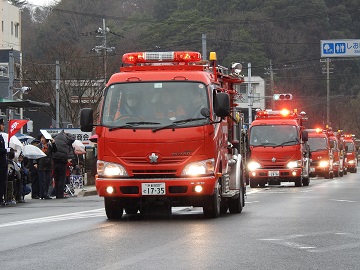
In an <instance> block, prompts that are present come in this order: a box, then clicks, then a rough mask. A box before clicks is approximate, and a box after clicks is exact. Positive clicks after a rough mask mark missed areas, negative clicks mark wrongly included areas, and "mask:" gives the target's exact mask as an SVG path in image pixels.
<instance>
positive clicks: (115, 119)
mask: <svg viewBox="0 0 360 270" xmlns="http://www.w3.org/2000/svg"><path fill="white" fill-rule="evenodd" d="M209 59H210V60H209V61H203V60H201V54H200V53H198V52H136V53H127V54H124V55H123V57H122V62H123V65H122V67H121V68H120V72H118V73H115V74H113V75H112V76H111V78H110V80H109V81H108V83H107V85H106V88H105V90H104V93H103V97H102V99H103V100H102V102H101V108H100V111H99V115H100V116H99V120H98V121H97V124H93V120H94V111H93V110H92V109H89V108H86V109H82V111H81V114H80V122H81V129H82V130H83V131H92V129H93V126H96V134H97V135H98V161H97V175H96V189H97V192H98V194H99V196H102V197H104V203H105V211H106V215H107V217H108V219H120V218H121V217H122V215H123V211H124V210H125V213H126V214H136V213H138V211H140V213H141V214H148V213H154V212H159V211H160V212H161V213H165V214H171V207H173V206H195V207H202V208H203V212H204V215H205V217H208V218H216V217H218V216H219V215H220V214H221V213H225V212H227V210H229V211H230V213H240V212H241V211H242V209H243V207H244V205H245V200H244V198H245V187H246V185H245V173H244V172H245V168H244V166H245V164H244V161H245V155H244V154H243V153H242V152H243V150H244V149H246V147H244V145H242V144H243V143H244V142H245V141H246V140H245V139H244V138H246V135H245V132H244V131H243V130H242V128H243V116H242V115H241V114H240V113H239V112H237V110H236V103H235V100H236V98H238V94H237V91H236V85H238V84H240V83H242V82H243V77H242V76H241V75H240V72H241V70H240V68H241V67H240V64H236V63H235V64H233V66H232V68H231V69H230V70H229V69H227V68H224V67H221V66H218V65H217V61H216V54H215V53H210V58H209ZM95 113H96V112H95Z"/></svg>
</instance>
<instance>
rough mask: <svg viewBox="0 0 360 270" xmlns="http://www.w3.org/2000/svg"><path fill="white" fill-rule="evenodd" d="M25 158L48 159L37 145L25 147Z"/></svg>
mask: <svg viewBox="0 0 360 270" xmlns="http://www.w3.org/2000/svg"><path fill="white" fill-rule="evenodd" d="M22 153H23V155H24V157H27V158H30V159H38V158H42V157H46V154H45V153H44V152H43V151H41V149H40V148H39V147H36V146H35V145H31V144H28V145H25V146H24V148H23V151H22Z"/></svg>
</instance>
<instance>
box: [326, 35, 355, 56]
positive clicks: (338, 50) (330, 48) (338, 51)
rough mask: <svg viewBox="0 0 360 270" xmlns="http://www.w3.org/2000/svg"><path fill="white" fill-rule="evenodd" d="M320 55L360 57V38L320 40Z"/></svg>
mask: <svg viewBox="0 0 360 270" xmlns="http://www.w3.org/2000/svg"><path fill="white" fill-rule="evenodd" d="M321 57H360V40H359V39H345V40H321Z"/></svg>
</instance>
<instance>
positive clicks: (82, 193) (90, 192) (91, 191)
mask: <svg viewBox="0 0 360 270" xmlns="http://www.w3.org/2000/svg"><path fill="white" fill-rule="evenodd" d="M75 195H76V196H78V197H86V196H94V195H98V194H97V191H96V187H95V186H84V187H83V188H82V189H81V188H76V189H75Z"/></svg>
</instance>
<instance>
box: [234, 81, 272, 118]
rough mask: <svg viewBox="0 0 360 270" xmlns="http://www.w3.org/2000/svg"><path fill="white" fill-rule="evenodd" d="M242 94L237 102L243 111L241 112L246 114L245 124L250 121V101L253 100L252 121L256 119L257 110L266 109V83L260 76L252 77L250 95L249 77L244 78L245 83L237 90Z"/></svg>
mask: <svg viewBox="0 0 360 270" xmlns="http://www.w3.org/2000/svg"><path fill="white" fill-rule="evenodd" d="M237 90H238V92H239V93H240V95H241V96H240V97H239V99H238V100H237V104H238V108H240V109H241V112H243V113H244V117H245V123H248V121H249V119H248V118H249V117H248V115H249V107H250V99H249V97H251V98H252V100H251V101H252V102H251V106H252V116H253V117H252V119H253V120H254V117H255V110H256V109H265V105H266V104H265V100H266V96H265V81H264V79H262V78H261V77H259V76H252V77H251V92H250V93H249V77H244V82H243V83H242V84H240V85H239V89H237Z"/></svg>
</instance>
